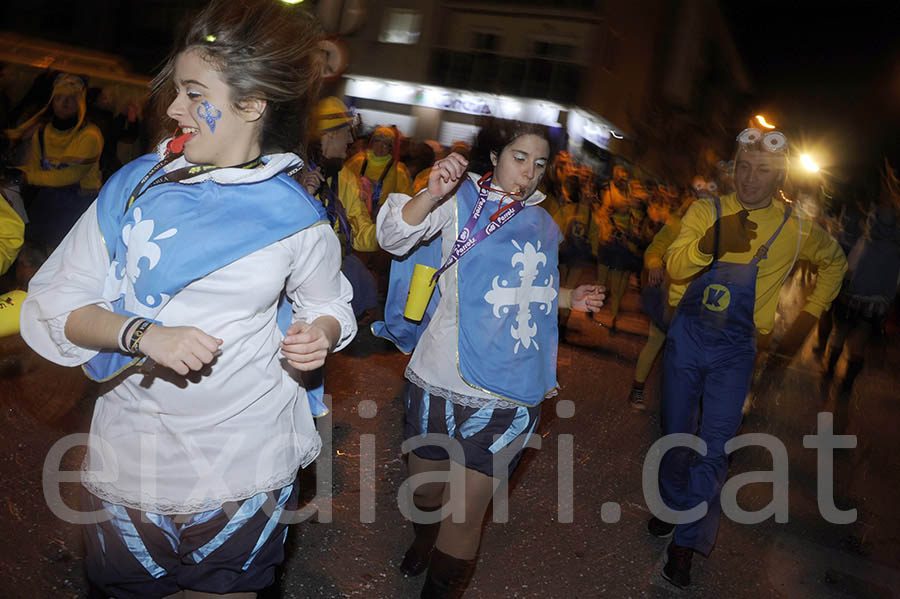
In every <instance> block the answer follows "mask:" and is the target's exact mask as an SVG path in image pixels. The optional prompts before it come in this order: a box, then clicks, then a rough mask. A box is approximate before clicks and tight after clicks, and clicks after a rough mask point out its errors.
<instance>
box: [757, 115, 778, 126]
mask: <svg viewBox="0 0 900 599" xmlns="http://www.w3.org/2000/svg"><path fill="white" fill-rule="evenodd" d="M755 118H756V122H757V123H759V124H760V125H762V126H763V127H765V128H766V129H774V128H775V125H770V124H769V123H767V122H766V117H764V116H763V115H761V114H758V115H756V117H755Z"/></svg>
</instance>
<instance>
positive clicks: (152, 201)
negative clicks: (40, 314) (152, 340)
mask: <svg viewBox="0 0 900 599" xmlns="http://www.w3.org/2000/svg"><path fill="white" fill-rule="evenodd" d="M157 160H158V158H157V156H156V155H152V154H148V155H146V156H142V157H141V158H138V159H137V160H134V161H133V162H131V163H129V164H127V165H125V166H124V167H122V168H121V169H120V170H119V171H118V172H116V173H115V174H114V175H113V176H112V177H110V179H109V181H108V182H107V183H106V184H105V185H104V186H103V188H102V189H101V190H100V195H99V196H98V198H97V220H98V223H99V225H100V232H101V234H102V235H103V239H104V241H105V243H106V249H107V251H108V252H109V260H110V267H109V272H108V273H107V276H106V281H105V286H104V290H103V297H104V298H106V299H107V300H109V301H110V302H111V303H112V306H113V310H114V311H115V312H116V313H118V314H123V315H126V316H141V317H144V318H149V319H151V320H154V321H155V320H156V317H157V315H158V314H159V313H160V311H161V310H162V308H163V307H164V306H165V305H166V303H167V302H168V301H169V299H171V298H172V297H173V296H174V295H175V294H176V293H178V292H179V291H180V290H181V289H183V288H184V287H185V286H187V285H188V284H189V283H191V282H192V281H195V280H197V279H200V278H202V277H204V276H206V275H207V274H209V273H211V272H213V271H215V270H218V269H220V268H222V267H223V266H226V265H228V264H230V263H232V262H234V261H235V260H238V259H239V258H242V257H243V256H246V255H248V254H250V253H252V252H254V251H256V250H258V249H261V248H263V247H266V246H267V245H270V244H272V243H274V242H276V241H278V240H280V239H284V238H286V237H289V236H290V235H293V234H294V233H296V232H298V231H301V230H303V229H305V228H307V227H309V226H311V225H313V224H315V223H317V222H327V221H326V216H325V210H324V208H323V207H322V205H321V203H320V202H318V201H317V200H316V199H315V198H313V197H311V196H310V195H309V194H308V193H307V192H306V190H305V189H303V187H302V186H301V185H299V184H298V183H297V182H296V181H294V180H293V179H291V178H290V177H288V176H287V175H286V174H283V173H282V174H278V175H276V176H273V177H271V178H269V179H265V180H262V181H258V182H254V183H244V184H241V183H235V184H224V183H216V182H214V181H211V180H208V179H207V180H206V181H203V182H200V183H192V184H182V183H167V184H163V185H158V186H155V187H152V188H150V189H149V190H148V191H147V192H146V193H144V194H143V195H142V196H140V197H139V198H138V199H137V200H136V201H135V202H134V203H133V204H132V205H131V206H129V207H127V208H126V206H127V201H128V198H129V195H130V194H131V192H132V190H133V189H134V188H135V186H136V185H137V184H138V182H139V181H140V180H141V179H142V178H143V177H144V175H146V174H147V173H148V172H149V171H150V169H151V168H152V167H153V166H154V165H155V164H156V162H157ZM210 309H214V307H211V308H210ZM163 324H164V323H163ZM139 362H140V359H138V358H135V357H134V356H130V355H126V354H123V353H121V352H119V351H118V350H103V351H101V352H99V353H98V354H97V355H96V356H94V358H92V359H91V360H90V361H88V362H87V363H86V364H85V365H84V371H85V373H86V374H87V375H88V376H89V377H90V378H92V379H94V380H98V381H105V380H109V379H111V378H113V377H115V376H116V375H118V374H119V373H120V372H122V371H123V370H124V369H126V368H128V367H129V366H132V365H134V364H137V363H139Z"/></svg>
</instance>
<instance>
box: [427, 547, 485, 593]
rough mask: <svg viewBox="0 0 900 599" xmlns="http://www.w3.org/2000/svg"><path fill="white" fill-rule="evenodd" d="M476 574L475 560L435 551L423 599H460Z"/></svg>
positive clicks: (438, 550)
mask: <svg viewBox="0 0 900 599" xmlns="http://www.w3.org/2000/svg"><path fill="white" fill-rule="evenodd" d="M474 572H475V560H474V559H459V558H455V557H452V556H450V555H447V554H446V553H444V552H443V551H441V550H440V549H435V550H434V551H432V553H431V565H429V566H428V576H427V577H426V578H425V586H423V587H422V595H421V599H459V598H460V597H462V596H463V593H465V592H466V587H467V586H469V580H470V579H471V578H472V574H473V573H474Z"/></svg>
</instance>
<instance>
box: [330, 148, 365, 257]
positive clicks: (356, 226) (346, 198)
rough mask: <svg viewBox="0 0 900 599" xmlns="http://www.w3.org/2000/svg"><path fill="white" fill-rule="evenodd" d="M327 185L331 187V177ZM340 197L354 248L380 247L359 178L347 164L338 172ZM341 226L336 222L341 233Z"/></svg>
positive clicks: (336, 227)
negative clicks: (361, 194)
mask: <svg viewBox="0 0 900 599" xmlns="http://www.w3.org/2000/svg"><path fill="white" fill-rule="evenodd" d="M325 183H326V185H328V186H329V187H331V179H328V180H327V181H326V182H325ZM337 192H338V198H339V199H340V200H341V204H343V206H344V211H345V212H346V213H347V220H348V221H349V223H348V224H349V225H350V233H351V235H352V236H353V239H352V243H353V249H355V250H358V251H360V252H374V251H375V250H377V249H378V240H377V239H376V238H375V223H373V222H372V218H371V217H370V216H369V211H368V210H367V209H366V205H365V204H364V203H363V201H362V199H361V198H360V196H359V180H358V179H357V177H356V175H355V174H353V171H351V170H350V169H348V168H347V167H346V166H345V167H343V168H342V169H341V170H340V172H339V173H338V190H337ZM339 229H340V227H339V225H338V223H337V222H335V224H334V232H335V233H338V234H339V235H340V230H339Z"/></svg>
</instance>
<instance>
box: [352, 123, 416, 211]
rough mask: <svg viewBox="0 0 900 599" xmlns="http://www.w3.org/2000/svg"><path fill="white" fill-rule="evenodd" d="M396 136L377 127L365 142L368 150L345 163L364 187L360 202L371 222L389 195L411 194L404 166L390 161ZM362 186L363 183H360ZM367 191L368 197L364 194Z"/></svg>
mask: <svg viewBox="0 0 900 599" xmlns="http://www.w3.org/2000/svg"><path fill="white" fill-rule="evenodd" d="M396 140H397V135H396V133H395V132H394V130H393V129H391V128H390V127H378V128H376V129H375V132H374V133H373V134H372V138H371V139H370V140H369V149H368V150H366V151H365V152H360V153H358V154H356V155H355V156H353V157H351V158H350V160H348V161H347V163H346V165H345V166H346V167H347V168H348V169H350V170H351V171H352V172H353V173H355V174H356V175H358V176H359V177H365V178H366V179H367V180H368V184H366V185H365V188H366V192H364V193H363V198H364V199H366V204H367V205H368V207H369V214H370V215H372V217H373V218H374V217H375V215H376V214H377V213H378V209H379V208H380V207H381V205H382V204H384V201H385V200H386V199H387V197H388V196H389V195H390V194H392V193H403V194H406V195H410V194H412V179H411V177H410V176H409V171H408V170H407V168H406V165H405V164H403V163H402V162H399V161H396V160H394V143H395V142H396ZM364 183H366V182H364ZM368 190H371V192H370V193H367V192H368Z"/></svg>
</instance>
